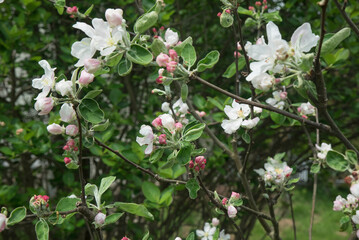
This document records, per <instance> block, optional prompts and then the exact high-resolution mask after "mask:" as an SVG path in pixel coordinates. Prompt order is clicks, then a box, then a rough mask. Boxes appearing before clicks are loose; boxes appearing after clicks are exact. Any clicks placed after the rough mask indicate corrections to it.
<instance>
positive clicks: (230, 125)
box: [221, 100, 262, 134]
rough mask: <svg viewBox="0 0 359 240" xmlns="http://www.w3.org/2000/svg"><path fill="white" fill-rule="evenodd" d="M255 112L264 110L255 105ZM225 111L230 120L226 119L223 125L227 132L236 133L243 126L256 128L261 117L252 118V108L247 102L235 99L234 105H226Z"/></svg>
mask: <svg viewBox="0 0 359 240" xmlns="http://www.w3.org/2000/svg"><path fill="white" fill-rule="evenodd" d="M253 111H254V113H260V112H262V109H261V108H258V107H254V109H253ZM224 112H225V114H226V115H227V117H228V118H229V120H227V119H224V120H223V122H222V124H221V126H222V128H223V129H224V131H225V133H228V134H232V133H235V132H236V131H237V130H238V129H239V128H240V127H241V126H242V127H243V128H246V129H251V128H254V127H255V126H256V125H257V124H258V122H259V117H255V118H253V119H251V118H250V113H251V108H250V107H249V105H247V104H240V103H238V102H237V101H236V100H233V102H232V106H229V105H227V106H225V107H224Z"/></svg>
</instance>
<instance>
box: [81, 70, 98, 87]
mask: <svg viewBox="0 0 359 240" xmlns="http://www.w3.org/2000/svg"><path fill="white" fill-rule="evenodd" d="M94 78H95V75H93V74H92V73H88V72H86V71H85V70H82V71H81V74H80V78H79V83H80V84H81V85H82V86H87V85H89V84H90V83H92V82H93V79H94Z"/></svg>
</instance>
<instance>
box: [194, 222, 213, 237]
mask: <svg viewBox="0 0 359 240" xmlns="http://www.w3.org/2000/svg"><path fill="white" fill-rule="evenodd" d="M215 232H216V228H215V227H211V225H210V224H209V223H205V225H204V229H203V230H196V235H197V237H200V238H201V240H213V235H214V234H215Z"/></svg>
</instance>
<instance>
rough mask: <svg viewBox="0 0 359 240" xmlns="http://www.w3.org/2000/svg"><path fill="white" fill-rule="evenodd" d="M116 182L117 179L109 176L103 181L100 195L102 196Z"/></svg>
mask: <svg viewBox="0 0 359 240" xmlns="http://www.w3.org/2000/svg"><path fill="white" fill-rule="evenodd" d="M115 180H116V177H114V176H109V177H105V178H102V179H101V184H100V189H99V194H100V195H102V194H103V193H104V192H106V190H107V189H108V188H109V187H110V186H111V184H112V183H113V182H114V181H115Z"/></svg>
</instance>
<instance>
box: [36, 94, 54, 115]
mask: <svg viewBox="0 0 359 240" xmlns="http://www.w3.org/2000/svg"><path fill="white" fill-rule="evenodd" d="M53 107H54V100H53V99H52V98H51V97H42V98H38V99H37V100H36V103H35V110H36V111H40V112H39V115H46V114H48V113H49V112H51V110H52V108H53Z"/></svg>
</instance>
